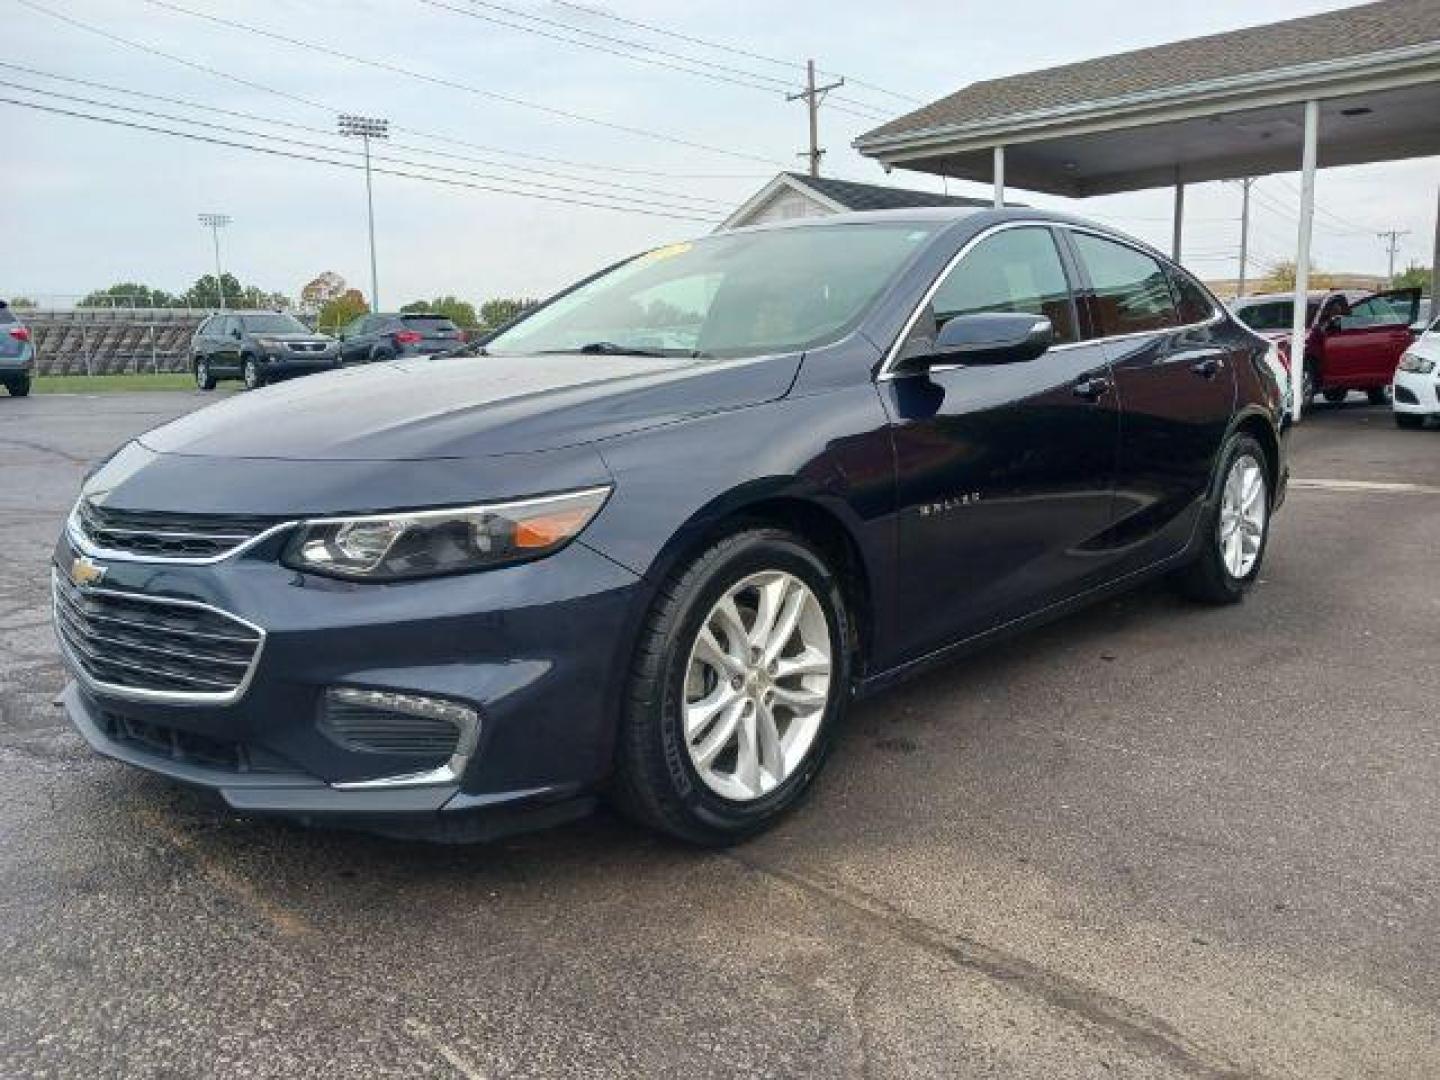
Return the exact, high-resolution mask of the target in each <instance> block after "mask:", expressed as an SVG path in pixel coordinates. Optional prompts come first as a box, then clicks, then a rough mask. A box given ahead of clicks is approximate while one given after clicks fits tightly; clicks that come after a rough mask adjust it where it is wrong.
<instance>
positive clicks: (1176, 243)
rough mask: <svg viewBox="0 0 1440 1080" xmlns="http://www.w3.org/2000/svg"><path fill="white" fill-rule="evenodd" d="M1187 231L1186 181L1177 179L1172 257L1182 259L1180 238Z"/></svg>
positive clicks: (1171, 244)
mask: <svg viewBox="0 0 1440 1080" xmlns="http://www.w3.org/2000/svg"><path fill="white" fill-rule="evenodd" d="M1184 233H1185V182H1184V181H1183V180H1181V179H1179V178H1178V177H1177V178H1176V180H1175V225H1174V231H1173V233H1172V235H1171V237H1170V258H1172V259H1174V260H1175V261H1176V262H1177V263H1178V262H1179V261H1180V238H1181V237H1182V236H1183V235H1184Z"/></svg>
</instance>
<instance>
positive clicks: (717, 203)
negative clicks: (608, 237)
mask: <svg viewBox="0 0 1440 1080" xmlns="http://www.w3.org/2000/svg"><path fill="white" fill-rule="evenodd" d="M0 68H9V69H12V70H16V71H23V72H26V73H29V74H32V75H40V76H42V77H43V78H47V79H55V80H57V81H60V82H67V83H75V84H78V85H80V86H85V87H89V88H91V89H96V90H105V91H108V92H110V93H118V94H127V95H130V96H133V97H138V98H143V99H145V100H148V101H162V102H165V103H167V104H170V105H180V106H183V107H185V108H191V109H199V110H202V111H206V112H211V113H215V114H217V115H221V116H233V117H237V118H239V119H242V120H251V121H255V122H257V123H262V124H273V125H275V126H276V127H282V128H285V129H287V130H291V131H303V132H306V133H308V134H312V135H319V136H323V137H325V138H327V139H328V138H332V137H333V132H331V131H329V130H328V129H325V128H318V127H314V126H312V125H310V124H299V123H295V122H294V121H290V120H281V119H278V118H276V117H270V116H261V115H258V114H256V113H249V112H242V111H240V110H236V109H225V108H221V107H220V106H217V105H205V104H202V103H199V102H194V101H188V100H186V99H184V98H174V97H167V96H165V95H163V94H150V93H145V92H144V91H140V90H129V89H126V88H125V87H123V86H113V85H110V84H108V83H102V82H96V81H94V80H90V79H75V78H70V77H69V76H65V75H56V74H53V73H51V72H46V71H40V70H39V69H37V68H30V67H25V66H24V65H22V64H11V63H7V62H6V61H3V60H0ZM0 85H5V86H12V87H14V88H15V89H20V90H24V91H26V92H27V93H33V94H50V95H53V96H56V97H61V98H65V97H67V95H64V94H60V93H58V92H57V91H52V90H40V89H35V88H33V87H30V86H26V85H25V84H23V83H10V82H6V81H5V80H3V79H0ZM71 100H76V101H80V102H84V103H86V104H92V105H101V106H103V107H105V108H111V109H123V110H126V111H133V112H140V113H142V114H144V112H143V110H132V109H129V107H128V106H124V105H116V104H113V103H110V102H103V101H94V100H92V99H88V98H74V99H71ZM147 115H154V116H156V117H157V118H160V119H166V120H173V121H179V122H181V123H193V124H200V123H201V121H196V120H190V119H189V118H187V117H177V116H168V115H165V114H147ZM397 130H398V129H397ZM247 134H251V135H254V136H256V137H259V138H270V139H278V138H279V136H276V135H272V134H269V133H261V132H247ZM390 145H391V146H393V147H394V148H395V149H397V150H405V151H409V152H411V153H417V154H428V155H430V156H432V157H441V158H447V159H452V160H455V161H468V162H471V163H474V164H479V165H490V166H492V167H497V168H502V169H512V170H515V171H517V172H524V173H533V174H534V175H537V176H545V177H550V178H554V179H561V180H574V181H577V182H578V183H582V184H590V185H592V186H595V187H611V188H615V189H616V190H617V191H634V192H639V193H642V194H647V195H656V196H659V197H661V198H663V199H666V200H668V201H671V202H684V203H689V204H694V205H695V206H697V207H698V206H701V205H705V206H708V207H714V208H715V209H718V210H727V209H729V208H730V206H731V203H729V202H728V201H721V200H718V199H710V198H706V197H704V196H699V195H683V194H677V193H675V192H670V191H666V190H664V189H661V188H651V187H644V186H641V185H636V184H620V183H615V182H613V181H606V180H594V179H591V178H590V177H587V176H576V175H574V174H571V173H563V172H554V171H547V170H543V169H536V168H535V167H534V166H528V165H511V164H508V163H507V162H503V161H493V160H491V159H487V158H481V157H474V156H471V155H467V154H454V153H450V152H448V151H445V150H431V149H428V148H426V147H421V146H412V145H409V144H406V143H399V142H391V144H390ZM326 149H327V150H329V149H331V148H330V147H326ZM335 152H337V153H354V152H355V151H351V150H337V151H335ZM426 164H427V165H428V163H426ZM429 167H432V168H440V166H429ZM497 179H503V180H504V181H505V182H507V183H511V182H519V181H518V180H516V179H514V178H511V177H499V178H497ZM596 194H601V195H606V196H609V195H610V193H609V192H596ZM617 197H620V198H623V197H624V196H617ZM637 201H639V200H637Z"/></svg>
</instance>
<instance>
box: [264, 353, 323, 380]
mask: <svg viewBox="0 0 1440 1080" xmlns="http://www.w3.org/2000/svg"><path fill="white" fill-rule="evenodd" d="M261 364H262V366H263V368H264V371H265V374H266V376H267V377H268V378H272V379H288V378H291V377H292V376H296V375H313V374H314V373H316V372H318V371H334V370H335V369H336V368H338V367H339V366H340V356H339V354H338V353H331V354H330V355H329V356H297V355H295V354H293V353H270V354H267V355H265V356H263V357H261Z"/></svg>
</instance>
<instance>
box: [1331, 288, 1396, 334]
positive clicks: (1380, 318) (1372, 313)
mask: <svg viewBox="0 0 1440 1080" xmlns="http://www.w3.org/2000/svg"><path fill="white" fill-rule="evenodd" d="M1410 307H1411V305H1410V301H1409V300H1408V299H1407V298H1404V297H1400V298H1397V297H1394V296H1383V295H1382V296H1371V297H1367V298H1366V299H1364V300H1361V301H1360V302H1359V303H1358V304H1355V305H1354V306H1353V307H1351V309H1350V310H1349V312H1348V313H1346V314H1344V315H1342V316H1341V317H1340V327H1341V329H1342V330H1357V329H1363V328H1365V327H1367V326H1409V325H1410Z"/></svg>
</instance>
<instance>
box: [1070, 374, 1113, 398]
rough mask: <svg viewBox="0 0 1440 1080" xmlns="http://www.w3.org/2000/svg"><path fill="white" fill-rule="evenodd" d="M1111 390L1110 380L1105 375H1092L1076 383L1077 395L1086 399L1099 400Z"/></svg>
mask: <svg viewBox="0 0 1440 1080" xmlns="http://www.w3.org/2000/svg"><path fill="white" fill-rule="evenodd" d="M1109 392H1110V380H1109V379H1107V378H1105V376H1103V375H1091V376H1088V377H1087V378H1084V379H1081V380H1080V381H1079V382H1077V383H1076V384H1075V396H1076V397H1082V398H1084V399H1085V400H1086V401H1099V400H1100V399H1101V398H1102V397H1104V396H1105V395H1106V394H1107V393H1109Z"/></svg>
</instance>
